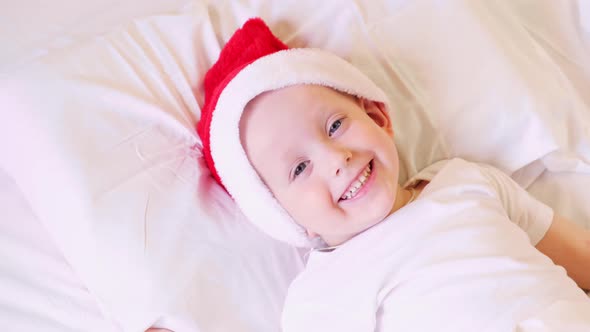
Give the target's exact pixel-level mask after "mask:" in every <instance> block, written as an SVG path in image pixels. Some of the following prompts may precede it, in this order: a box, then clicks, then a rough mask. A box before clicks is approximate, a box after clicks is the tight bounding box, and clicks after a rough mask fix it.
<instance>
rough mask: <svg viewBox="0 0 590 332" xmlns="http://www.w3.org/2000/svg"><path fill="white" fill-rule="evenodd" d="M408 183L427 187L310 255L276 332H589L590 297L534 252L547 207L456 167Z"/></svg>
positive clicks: (470, 168) (441, 167)
mask: <svg viewBox="0 0 590 332" xmlns="http://www.w3.org/2000/svg"><path fill="white" fill-rule="evenodd" d="M415 179H422V180H429V181H430V183H429V184H428V185H427V186H426V187H425V188H424V190H423V191H422V193H421V194H420V196H418V198H417V199H416V200H415V201H414V202H412V203H410V204H409V205H406V206H404V207H402V208H401V209H400V210H398V211H396V212H395V213H393V214H392V215H390V216H389V217H387V218H386V219H385V220H383V221H382V222H381V223H379V224H377V225H376V226H374V227H372V228H370V229H369V230H367V231H365V232H363V233H361V234H359V235H357V236H356V237H354V238H353V239H351V240H349V241H348V242H346V243H345V244H343V245H342V246H340V247H339V248H338V249H336V250H334V251H332V252H321V251H314V252H312V253H311V254H310V256H309V261H308V262H307V265H306V268H305V270H304V271H303V272H302V273H301V274H300V275H299V276H298V277H297V278H296V279H295V281H294V282H293V283H292V285H291V287H290V289H289V293H288V295H287V300H286V303H285V309H284V312H283V331H285V332H298V331H309V332H312V331H318V332H320V331H342V332H345V331H350V332H356V331H383V332H386V331H441V332H443V331H448V332H461V331H465V332H471V331H489V332H514V331H521V332H524V331H536V330H534V329H533V327H535V326H537V327H544V328H546V329H545V330H543V331H552V332H560V331H564V330H567V331H573V332H583V331H587V330H589V329H590V300H588V299H587V298H586V296H585V294H584V293H583V292H582V291H581V290H580V289H579V288H578V287H577V285H576V284H575V282H574V281H573V280H571V279H570V278H569V277H568V276H567V274H566V272H565V270H564V269H563V268H562V267H559V266H556V265H554V264H553V263H552V262H551V260H550V259H549V258H548V257H546V256H545V255H543V254H541V253H540V252H539V251H538V250H536V249H535V248H534V245H536V244H537V243H538V242H539V241H540V240H541V238H542V237H543V236H544V235H545V233H546V232H547V230H548V229H549V226H550V225H551V221H552V218H553V211H552V210H551V208H549V207H548V206H546V205H544V204H542V203H540V202H539V201H537V200H535V199H534V198H532V196H530V195H529V194H528V193H527V192H526V191H525V190H524V189H522V188H521V187H520V186H519V185H518V184H516V183H515V182H514V181H513V180H511V179H510V178H509V177H508V176H506V175H505V174H503V173H502V172H500V171H498V170H496V169H493V168H491V167H489V166H480V165H477V164H474V163H468V162H466V161H464V160H461V159H453V160H451V161H448V162H446V161H441V162H439V163H437V164H434V165H432V166H431V167H429V168H427V169H425V170H424V171H423V172H421V173H420V174H418V175H417V176H416V177H415ZM563 312H567V313H568V316H567V317H565V316H564V317H559V313H563ZM555 319H559V320H558V321H554V320H555ZM556 324H557V325H556ZM556 326H557V327H556ZM564 327H568V328H567V329H564ZM519 328H520V330H519Z"/></svg>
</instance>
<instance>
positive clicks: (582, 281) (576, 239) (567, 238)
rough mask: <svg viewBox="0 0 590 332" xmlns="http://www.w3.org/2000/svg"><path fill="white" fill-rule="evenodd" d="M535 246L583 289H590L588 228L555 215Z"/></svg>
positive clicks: (589, 238)
mask: <svg viewBox="0 0 590 332" xmlns="http://www.w3.org/2000/svg"><path fill="white" fill-rule="evenodd" d="M536 248H537V249H538V250H539V251H541V252H542V253H543V254H545V255H547V256H548V257H549V258H551V260H553V262H554V263H555V264H557V265H561V266H563V267H564V268H565V270H566V271H567V274H568V275H569V276H570V277H571V278H572V279H573V280H574V281H575V282H576V283H577V284H578V286H580V287H581V288H583V289H586V290H588V289H590V230H587V229H584V228H582V227H581V226H578V225H576V224H575V223H573V222H571V221H569V220H568V219H566V218H564V217H561V216H557V215H555V216H554V217H553V222H552V224H551V226H550V227H549V230H547V233H546V234H545V236H544V237H543V238H542V239H541V241H539V243H537V245H536Z"/></svg>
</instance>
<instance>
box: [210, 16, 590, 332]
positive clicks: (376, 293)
mask: <svg viewBox="0 0 590 332" xmlns="http://www.w3.org/2000/svg"><path fill="white" fill-rule="evenodd" d="M205 94H206V96H205V105H204V107H203V112H202V117H201V121H200V123H199V126H198V132H199V135H200V136H201V138H202V141H203V153H204V157H205V160H206V163H207V165H208V167H209V168H210V170H211V172H212V174H213V176H214V177H215V179H216V180H217V181H218V182H219V183H220V184H221V185H222V186H224V188H225V189H226V190H227V191H228V192H229V194H230V195H231V196H232V197H233V199H234V200H235V201H236V203H237V204H238V206H239V207H240V209H241V210H242V211H243V213H244V214H245V216H246V217H247V218H248V219H249V220H250V221H251V222H253V223H254V224H255V225H256V226H258V227H259V228H260V229H261V230H262V231H264V232H266V233H267V234H269V235H270V236H272V237H274V238H276V239H278V240H282V241H285V242H288V243H290V244H292V245H295V246H305V247H310V248H313V249H314V250H312V252H311V253H310V255H309V259H308V262H307V266H306V269H305V270H304V271H303V272H302V273H301V274H300V275H299V276H298V277H297V279H296V280H295V281H294V282H293V283H292V285H291V287H290V289H289V292H288V295H287V299H286V302H285V307H284V311H283V318H282V323H283V329H284V331H285V332H290V331H294V332H301V331H306V332H310V331H338V332H343V331H453V332H457V331H470V332H471V331H590V300H589V299H588V297H587V296H586V295H585V294H584V293H583V292H582V290H581V289H580V288H579V287H578V286H577V285H576V282H577V283H578V285H579V286H580V287H584V288H589V287H590V273H589V271H590V233H589V232H588V231H587V230H583V229H581V228H579V227H577V226H575V225H574V224H573V223H571V222H569V221H566V220H564V219H563V218H561V217H559V216H554V215H553V211H552V210H551V209H550V208H549V207H547V206H545V205H543V204H542V203H540V202H538V201H536V200H535V199H533V198H532V197H531V196H529V195H528V193H527V192H526V191H524V190H523V189H522V188H520V187H518V185H517V184H515V183H514V182H513V181H512V180H511V179H510V178H509V177H508V176H506V175H504V174H503V173H501V172H500V171H498V170H496V169H494V168H492V167H489V166H485V165H480V164H475V163H470V162H467V161H464V160H461V159H453V160H447V161H439V162H438V163H435V164H434V165H432V166H430V167H427V168H426V169H425V170H423V171H421V172H420V173H419V174H417V175H416V176H414V177H413V178H412V179H410V181H409V182H408V183H407V184H406V185H405V186H403V187H402V186H400V185H399V184H398V171H399V160H398V155H397V150H396V147H395V144H394V142H393V139H392V138H393V137H394V132H393V129H392V122H391V121H392V119H390V117H389V113H388V111H387V109H388V102H387V97H386V96H385V94H384V93H383V92H382V91H381V90H380V89H379V88H378V87H377V86H375V84H374V83H373V82H371V81H370V80H369V79H368V78H367V77H366V76H365V75H363V74H362V73H361V72H359V71H358V70H356V69H355V68H354V67H353V66H352V65H350V64H349V63H347V62H346V61H344V60H342V59H340V58H338V57H336V56H334V55H332V54H329V53H327V52H323V51H320V50H315V49H287V46H285V45H284V44H283V43H282V42H281V41H280V40H278V39H277V38H276V37H274V36H273V35H272V33H271V32H270V30H269V29H268V28H267V27H266V25H265V24H264V23H263V22H262V21H261V20H260V19H253V20H250V21H248V22H246V24H245V25H244V26H243V27H242V29H240V30H238V31H237V32H236V33H235V34H234V36H233V37H232V38H231V39H230V41H229V42H228V43H227V45H226V46H225V47H224V49H223V50H222V52H221V55H220V57H219V60H218V61H217V63H216V64H215V65H214V66H213V67H212V68H211V69H210V71H209V72H208V73H207V76H206V78H205ZM535 247H536V248H535ZM542 253H544V254H545V255H543V254H542ZM548 257H549V258H551V259H552V260H553V261H554V262H555V263H557V264H560V265H562V266H563V267H565V270H567V273H568V274H569V275H570V277H571V278H573V280H572V279H571V278H570V277H568V276H567V274H566V271H565V270H564V268H562V267H560V266H557V265H554V264H553V262H552V261H551V260H550V259H549V258H548ZM574 280H575V282H574Z"/></svg>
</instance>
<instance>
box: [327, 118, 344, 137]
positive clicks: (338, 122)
mask: <svg viewBox="0 0 590 332" xmlns="http://www.w3.org/2000/svg"><path fill="white" fill-rule="evenodd" d="M341 125H342V119H340V120H336V121H334V122H332V125H331V126H330V130H328V136H330V137H332V135H334V133H335V132H336V131H337V130H338V128H340V126H341Z"/></svg>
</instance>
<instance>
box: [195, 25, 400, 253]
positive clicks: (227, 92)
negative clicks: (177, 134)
mask: <svg viewBox="0 0 590 332" xmlns="http://www.w3.org/2000/svg"><path fill="white" fill-rule="evenodd" d="M296 84H314V85H322V86H327V87H330V88H332V89H335V90H337V91H340V92H344V93H348V94H350V95H353V96H357V97H362V98H366V99H368V100H371V101H375V102H379V103H381V104H383V105H385V106H384V107H385V109H386V110H388V105H389V102H388V100H387V96H386V95H385V93H384V92H383V91H382V90H381V89H379V87H377V86H376V85H375V83H373V82H372V81H371V80H370V79H369V78H368V77H366V75H364V74H363V73H362V72H360V71H359V70H358V69H356V68H354V67H353V66H352V65H350V64H349V63H347V62H346V61H345V60H343V59H341V58H339V57H337V56H336V55H334V54H331V53H329V52H326V51H322V50H319V49H311V48H300V49H286V46H285V45H284V44H282V43H281V42H280V41H279V40H278V39H277V38H276V37H275V36H274V35H273V34H272V33H271V31H270V30H269V29H268V27H267V26H266V24H265V23H264V22H263V21H262V20H261V19H251V20H248V21H247V22H246V23H244V26H243V27H242V28H241V29H238V30H237V31H236V33H235V34H234V35H233V36H232V38H231V39H230V40H229V41H228V43H227V44H226V45H225V46H224V49H223V50H222V51H221V54H220V56H219V60H217V63H216V64H215V65H213V67H212V68H211V69H210V70H209V72H208V73H207V75H206V77H205V105H204V107H203V113H202V116H201V121H199V126H198V129H199V134H200V137H201V139H202V142H203V154H204V158H205V161H206V162H207V165H208V166H209V169H211V172H212V173H213V176H214V178H215V179H216V180H217V181H218V182H220V184H221V185H223V186H224V187H225V188H226V189H227V191H228V192H229V194H230V195H231V196H232V198H233V199H234V200H235V201H236V203H237V205H238V206H239V207H240V210H242V212H243V213H244V215H245V216H246V217H247V218H248V219H249V220H250V221H251V222H252V223H254V224H255V225H256V226H257V227H258V228H260V229H261V230H262V231H264V232H265V233H267V234H268V235H270V236H272V237H274V238H275V239H278V240H280V241H284V242H287V243H289V244H291V245H294V246H298V247H318V246H322V244H323V243H321V241H315V242H314V241H312V240H311V239H309V237H308V236H307V232H306V230H305V229H304V228H303V227H301V226H299V225H298V224H297V223H296V222H295V221H294V220H293V219H292V218H291V216H290V215H289V214H288V213H287V212H286V211H285V209H284V208H283V207H282V206H281V205H280V203H279V202H278V201H277V200H276V199H275V197H274V196H273V194H272V192H271V191H270V189H269V188H268V187H267V186H266V185H265V184H264V182H263V181H262V180H261V179H260V176H259V175H258V174H257V173H256V170H255V169H254V167H253V166H252V165H251V163H250V161H249V160H248V157H247V155H246V152H245V151H244V148H243V146H242V143H241V141H240V128H239V127H240V119H241V116H242V113H243V111H244V109H245V108H246V105H247V104H248V102H249V101H250V100H252V99H253V98H255V97H256V96H257V95H259V94H261V93H263V92H266V91H272V90H277V89H280V88H284V87H288V86H291V85H296Z"/></svg>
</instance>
